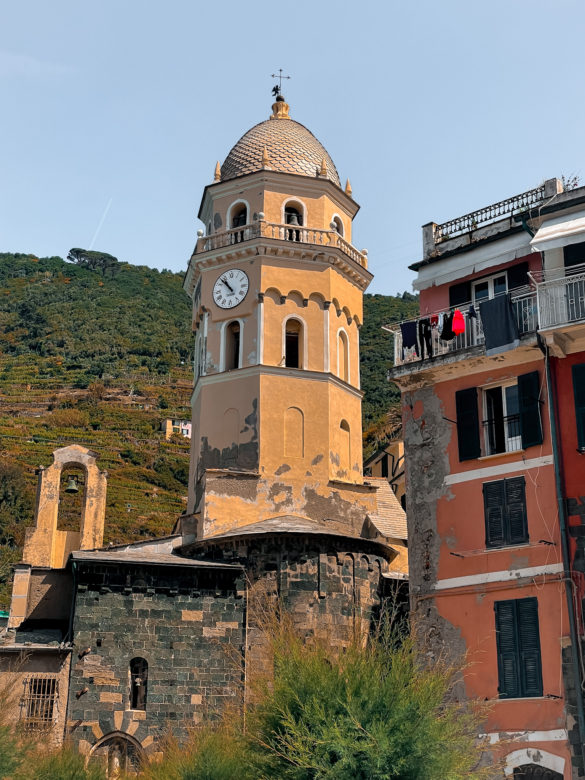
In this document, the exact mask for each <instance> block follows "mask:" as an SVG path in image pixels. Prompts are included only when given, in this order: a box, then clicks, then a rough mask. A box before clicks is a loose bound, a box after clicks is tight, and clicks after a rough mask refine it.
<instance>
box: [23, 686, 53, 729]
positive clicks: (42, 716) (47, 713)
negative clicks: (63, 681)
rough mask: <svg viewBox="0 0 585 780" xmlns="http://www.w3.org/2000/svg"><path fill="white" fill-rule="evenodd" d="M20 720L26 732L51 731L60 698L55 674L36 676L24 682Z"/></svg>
mask: <svg viewBox="0 0 585 780" xmlns="http://www.w3.org/2000/svg"><path fill="white" fill-rule="evenodd" d="M23 684H24V692H23V696H22V700H21V709H20V720H21V724H22V726H23V727H24V729H25V731H34V732H43V731H49V730H50V729H51V728H52V726H53V723H54V720H55V714H56V710H57V704H58V697H59V680H58V677H57V675H55V674H43V675H35V676H34V677H27V678H26V679H25V680H24V683H23Z"/></svg>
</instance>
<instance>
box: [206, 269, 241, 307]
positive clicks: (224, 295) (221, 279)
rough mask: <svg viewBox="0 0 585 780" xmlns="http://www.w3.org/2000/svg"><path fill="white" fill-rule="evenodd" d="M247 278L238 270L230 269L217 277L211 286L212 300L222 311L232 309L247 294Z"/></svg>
mask: <svg viewBox="0 0 585 780" xmlns="http://www.w3.org/2000/svg"><path fill="white" fill-rule="evenodd" d="M248 286H249V282H248V276H247V275H246V273H245V272H244V271H241V270H240V269H239V268H231V269H229V270H228V271H224V272H223V273H222V274H220V276H218V278H217V281H216V283H215V284H214V285H213V300H214V301H215V303H216V304H217V305H218V306H219V307H220V308H222V309H233V308H234V306H237V305H238V303H241V302H242V301H243V300H244V298H245V297H246V293H247V292H248Z"/></svg>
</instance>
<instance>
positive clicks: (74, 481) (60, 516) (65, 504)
mask: <svg viewBox="0 0 585 780" xmlns="http://www.w3.org/2000/svg"><path fill="white" fill-rule="evenodd" d="M86 483H87V472H86V470H85V469H84V468H83V466H81V465H80V464H78V463H71V464H68V465H65V466H63V469H62V471H61V479H60V480H59V508H58V513H57V530H58V531H79V530H81V524H82V520H83V510H84V506H85V497H86V496H85V494H86Z"/></svg>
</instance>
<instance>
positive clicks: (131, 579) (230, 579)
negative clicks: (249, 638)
mask: <svg viewBox="0 0 585 780" xmlns="http://www.w3.org/2000/svg"><path fill="white" fill-rule="evenodd" d="M76 580H77V589H76V600H75V618H74V641H75V651H74V654H73V658H72V669H71V682H70V687H69V703H68V731H69V736H70V737H71V738H72V739H73V741H74V742H76V743H77V744H78V745H79V747H80V750H81V751H82V752H88V750H89V749H90V748H91V747H92V746H93V745H94V744H95V743H96V741H97V739H99V738H100V737H101V736H102V735H107V734H109V733H111V732H115V731H122V732H125V733H128V734H131V735H132V737H133V738H134V739H136V740H137V741H138V743H140V744H141V745H142V746H143V747H144V748H145V749H146V750H147V751H148V750H151V749H154V746H155V744H156V740H157V738H158V737H159V735H160V733H161V731H163V730H165V729H166V728H169V727H170V728H171V729H172V731H173V733H175V734H177V736H179V737H181V736H184V735H185V733H186V729H187V728H188V727H190V726H193V725H194V724H196V723H198V722H200V721H201V720H202V719H203V717H204V716H205V717H209V716H211V717H213V716H214V715H216V714H217V713H219V712H221V711H222V710H223V709H224V708H225V706H226V705H227V704H231V705H234V706H236V707H238V706H240V704H241V694H242V687H241V686H242V677H243V676H242V667H241V657H242V652H243V643H244V626H245V609H246V599H245V598H244V596H245V591H243V590H242V587H243V580H242V579H241V573H240V572H238V571H237V570H227V571H226V570H219V569H211V570H209V569H207V570H203V569H198V568H194V567H192V568H177V567H169V568H167V567H156V566H150V567H149V566H138V565H127V564H124V566H123V567H120V566H115V565H96V564H91V565H90V564H86V563H83V564H80V566H79V569H78V572H77V576H76ZM87 651H89V652H87ZM83 653H86V654H85V655H83V657H82V658H79V657H78V655H79V654H83ZM135 657H141V658H144V659H146V661H147V662H148V682H147V686H148V689H147V703H146V709H145V710H144V711H141V710H132V709H131V708H130V679H129V677H130V676H129V664H130V660H131V659H132V658H135Z"/></svg>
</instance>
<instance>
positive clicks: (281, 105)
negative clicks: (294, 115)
mask: <svg viewBox="0 0 585 780" xmlns="http://www.w3.org/2000/svg"><path fill="white" fill-rule="evenodd" d="M288 109H289V105H288V103H287V102H286V100H285V99H284V97H283V96H282V95H279V96H278V97H277V98H276V101H275V102H274V103H273V104H272V114H271V115H270V119H290V116H289V115H288Z"/></svg>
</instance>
